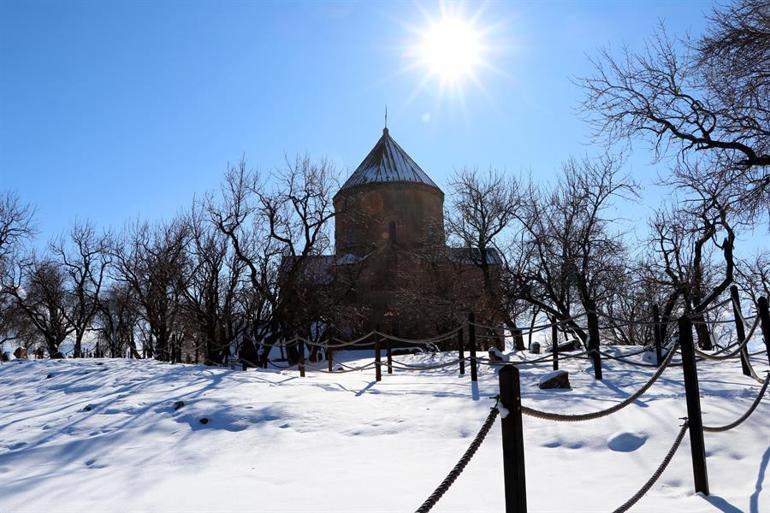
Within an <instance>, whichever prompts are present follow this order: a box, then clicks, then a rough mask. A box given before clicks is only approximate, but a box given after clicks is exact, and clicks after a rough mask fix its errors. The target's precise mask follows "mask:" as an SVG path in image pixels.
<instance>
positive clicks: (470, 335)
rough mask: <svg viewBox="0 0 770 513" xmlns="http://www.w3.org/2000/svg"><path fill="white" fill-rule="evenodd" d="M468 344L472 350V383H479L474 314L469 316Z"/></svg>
mask: <svg viewBox="0 0 770 513" xmlns="http://www.w3.org/2000/svg"><path fill="white" fill-rule="evenodd" d="M468 344H469V345H470V350H471V381H478V380H479V375H478V370H477V369H476V316H475V315H473V312H471V313H469V314H468Z"/></svg>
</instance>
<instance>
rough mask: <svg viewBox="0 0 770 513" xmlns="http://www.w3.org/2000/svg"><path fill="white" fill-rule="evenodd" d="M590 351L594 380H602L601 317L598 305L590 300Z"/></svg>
mask: <svg viewBox="0 0 770 513" xmlns="http://www.w3.org/2000/svg"><path fill="white" fill-rule="evenodd" d="M588 351H589V352H590V354H591V359H592V360H593V362H594V378H596V379H598V380H601V379H602V355H601V354H599V317H598V316H597V315H596V303H595V302H594V300H593V299H590V300H588Z"/></svg>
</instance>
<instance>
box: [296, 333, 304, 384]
mask: <svg viewBox="0 0 770 513" xmlns="http://www.w3.org/2000/svg"><path fill="white" fill-rule="evenodd" d="M297 352H298V353H299V377H301V378H304V377H305V340H304V339H303V338H299V339H297Z"/></svg>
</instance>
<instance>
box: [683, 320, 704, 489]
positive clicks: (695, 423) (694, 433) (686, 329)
mask: <svg viewBox="0 0 770 513" xmlns="http://www.w3.org/2000/svg"><path fill="white" fill-rule="evenodd" d="M679 344H680V346H681V348H682V370H683V371H684V388H685V392H686V394H687V419H688V421H689V423H690V450H691V451H692V472H693V476H694V477H695V491H696V492H702V493H704V494H706V495H708V494H709V478H708V472H707V470H706V445H705V443H704V442H703V419H702V418H701V411H700V391H699V390H698V370H697V368H696V366H695V349H694V347H693V342H692V323H691V322H690V319H688V318H687V316H686V315H683V316H682V317H680V318H679Z"/></svg>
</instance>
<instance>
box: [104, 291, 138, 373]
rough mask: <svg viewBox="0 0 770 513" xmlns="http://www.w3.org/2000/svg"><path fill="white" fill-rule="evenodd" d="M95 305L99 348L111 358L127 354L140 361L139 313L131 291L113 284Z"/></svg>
mask: <svg viewBox="0 0 770 513" xmlns="http://www.w3.org/2000/svg"><path fill="white" fill-rule="evenodd" d="M98 304H99V310H98V312H97V314H96V317H95V318H94V328H95V329H96V331H97V333H98V339H99V341H100V342H101V345H102V347H103V348H106V350H107V351H109V354H110V356H111V357H112V358H117V357H122V356H124V355H125V354H126V353H128V355H129V356H130V357H131V358H140V357H141V355H140V354H139V351H138V350H137V346H136V332H137V327H138V321H139V312H138V308H137V306H138V305H137V302H136V298H135V296H134V292H133V289H132V288H131V287H130V286H129V285H127V284H126V283H121V282H115V283H112V284H110V285H109V286H108V287H107V288H106V290H105V291H104V293H103V294H101V295H100V297H99V303H98Z"/></svg>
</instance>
